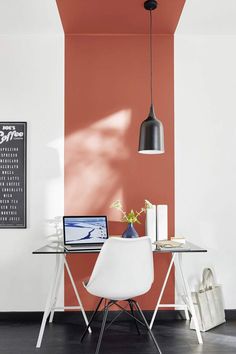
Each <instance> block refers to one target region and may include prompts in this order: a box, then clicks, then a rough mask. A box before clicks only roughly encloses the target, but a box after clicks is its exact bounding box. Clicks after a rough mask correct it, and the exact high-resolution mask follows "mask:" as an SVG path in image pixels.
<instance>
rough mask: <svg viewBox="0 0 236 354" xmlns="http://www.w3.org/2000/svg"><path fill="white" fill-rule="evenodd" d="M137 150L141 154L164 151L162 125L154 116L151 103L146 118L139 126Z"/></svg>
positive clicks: (161, 152)
mask: <svg viewBox="0 0 236 354" xmlns="http://www.w3.org/2000/svg"><path fill="white" fill-rule="evenodd" d="M139 152H140V153H142V154H163V153H164V130H163V125H162V122H161V121H160V120H158V119H157V118H156V116H155V112H154V107H153V105H151V108H150V112H149V114H148V117H147V119H145V120H144V121H143V122H142V124H141V127H140V135H139Z"/></svg>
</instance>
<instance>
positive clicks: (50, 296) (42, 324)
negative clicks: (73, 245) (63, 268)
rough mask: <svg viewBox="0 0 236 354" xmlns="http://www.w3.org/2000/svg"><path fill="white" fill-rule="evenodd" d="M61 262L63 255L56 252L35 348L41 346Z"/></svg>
mask: <svg viewBox="0 0 236 354" xmlns="http://www.w3.org/2000/svg"><path fill="white" fill-rule="evenodd" d="M61 263H63V255H60V254H57V255H56V265H55V271H54V278H53V281H52V283H51V286H50V290H49V293H48V297H47V302H46V306H45V310H44V314H43V319H42V322H41V326H40V330H39V335H38V340H37V343H36V348H40V347H41V343H42V339H43V334H44V330H45V326H46V322H47V318H48V315H49V314H50V311H51V306H52V301H53V299H54V297H55V290H56V284H57V283H58V281H59V276H60V265H61Z"/></svg>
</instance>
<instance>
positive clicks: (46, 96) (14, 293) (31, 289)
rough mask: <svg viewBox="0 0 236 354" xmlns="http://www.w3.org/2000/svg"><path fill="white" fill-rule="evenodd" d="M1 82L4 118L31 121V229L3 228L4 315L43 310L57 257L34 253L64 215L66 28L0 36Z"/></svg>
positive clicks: (0, 308)
mask: <svg viewBox="0 0 236 354" xmlns="http://www.w3.org/2000/svg"><path fill="white" fill-rule="evenodd" d="M35 10H36V9H35ZM55 15H56V16H58V14H57V13H56V14H55ZM0 78H1V79H0V117H1V120H2V121H18V120H19V121H26V122H27V123H28V144H27V145H28V148H27V150H28V156H27V170H28V173H27V175H28V179H27V194H28V205H27V211H28V212H27V214H28V226H27V229H25V230H22V229H21V230H20V229H15V230H8V229H1V230H0V239H1V256H0V279H1V291H0V311H31V310H32V311H39V310H42V309H43V308H44V305H45V301H46V295H47V290H48V287H49V282H50V277H51V275H52V271H53V266H54V259H53V256H47V255H43V256H39V255H32V251H33V250H34V249H36V248H38V247H40V246H41V245H44V244H45V243H47V242H48V236H49V235H50V234H52V233H54V229H53V228H52V227H51V226H50V224H49V223H48V222H47V220H48V219H52V218H53V217H55V216H57V215H63V198H64V196H63V193H64V182H63V173H64V162H63V155H64V151H63V140H64V107H63V106H64V35H63V32H62V29H61V28H59V30H58V34H56V33H54V34H43V35H40V34H35V35H33V36H31V35H14V34H11V35H0ZM62 301H63V294H62V292H61V297H60V302H62Z"/></svg>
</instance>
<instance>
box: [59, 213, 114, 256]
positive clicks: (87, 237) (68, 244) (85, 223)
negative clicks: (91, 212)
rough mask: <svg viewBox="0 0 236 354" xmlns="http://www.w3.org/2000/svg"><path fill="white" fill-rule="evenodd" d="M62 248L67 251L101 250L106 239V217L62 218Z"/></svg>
mask: <svg viewBox="0 0 236 354" xmlns="http://www.w3.org/2000/svg"><path fill="white" fill-rule="evenodd" d="M63 235H64V247H65V249H66V250H67V251H76V250H78V249H79V250H82V249H84V250H85V249H89V250H90V249H94V250H97V249H101V248H102V245H103V244H104V242H105V241H106V240H107V239H108V228H107V217H106V216H104V215H103V216H63Z"/></svg>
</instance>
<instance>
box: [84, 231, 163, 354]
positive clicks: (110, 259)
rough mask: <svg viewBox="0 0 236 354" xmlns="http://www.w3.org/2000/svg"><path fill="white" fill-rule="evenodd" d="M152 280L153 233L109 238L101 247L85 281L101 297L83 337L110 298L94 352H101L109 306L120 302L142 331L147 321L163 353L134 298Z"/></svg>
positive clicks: (142, 291)
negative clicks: (101, 307)
mask: <svg viewBox="0 0 236 354" xmlns="http://www.w3.org/2000/svg"><path fill="white" fill-rule="evenodd" d="M153 280H154V271H153V253H152V243H151V239H150V237H140V238H135V239H124V238H118V237H111V238H109V239H108V240H107V241H106V242H105V244H104V245H103V247H102V250H101V252H100V254H99V256H98V258H97V261H96V264H95V266H94V269H93V272H92V274H91V277H90V279H89V281H88V283H87V284H84V286H85V288H86V289H87V291H88V292H89V293H90V294H92V295H95V296H98V297H100V298H101V299H100V300H99V303H98V305H97V307H96V309H95V311H94V313H93V315H92V317H91V319H90V321H89V324H88V326H87V328H86V329H85V331H84V334H83V335H82V337H81V341H82V340H83V338H84V337H85V335H86V334H87V332H88V328H89V327H90V325H91V323H92V321H93V319H94V317H95V315H96V314H97V311H98V310H99V307H100V305H101V303H102V301H103V300H104V299H108V300H109V302H106V301H105V307H104V315H103V321H102V326H101V331H100V335H99V339H98V343H97V348H96V352H95V354H98V353H99V350H100V345H101V341H102V336H103V333H104V329H105V325H106V319H107V315H108V310H109V308H110V307H111V306H112V305H116V306H118V307H119V308H120V309H122V311H123V312H126V313H127V314H128V315H129V316H131V317H132V318H133V319H134V320H135V325H136V329H137V332H138V333H139V334H140V332H139V328H138V323H141V324H142V325H144V326H145V327H146V328H147V330H148V331H149V333H150V335H151V337H152V339H153V341H154V344H155V346H156V348H157V350H158V352H159V353H160V354H161V350H160V348H159V346H158V344H157V342H156V339H155V337H154V335H153V333H152V331H151V329H150V327H149V325H148V323H147V321H146V319H145V317H144V314H143V312H142V311H141V309H140V307H139V305H138V303H137V302H136V301H134V300H133V299H132V298H133V297H136V296H139V295H142V294H145V293H146V292H148V291H149V289H150V288H151V286H152V283H153ZM120 300H126V301H127V302H128V304H129V306H130V313H129V312H128V311H127V310H126V309H125V308H124V307H122V306H121V305H120V304H118V301H120ZM135 309H136V310H137V312H138V313H139V318H141V321H140V319H138V318H137V317H136V316H134V310H135ZM112 322H113V321H112Z"/></svg>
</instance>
